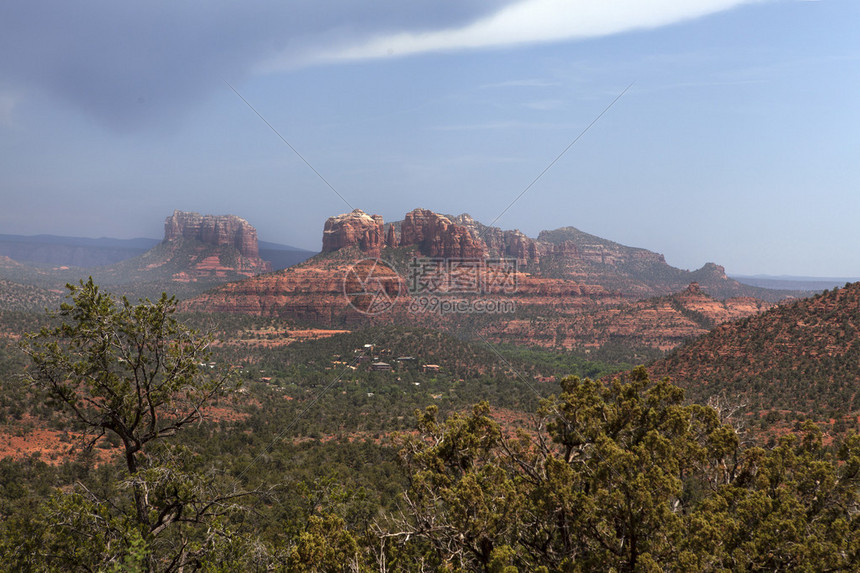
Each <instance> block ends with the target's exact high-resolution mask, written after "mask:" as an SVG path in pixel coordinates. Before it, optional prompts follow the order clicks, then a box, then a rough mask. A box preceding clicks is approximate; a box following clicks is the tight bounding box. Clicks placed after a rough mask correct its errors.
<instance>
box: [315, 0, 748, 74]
mask: <svg viewBox="0 0 860 573" xmlns="http://www.w3.org/2000/svg"><path fill="white" fill-rule="evenodd" d="M757 1H759V0H684V1H682V2H679V1H678V0H613V1H612V2H607V1H606V0H522V1H520V2H518V3H516V4H512V5H508V6H505V7H503V8H501V9H500V10H498V11H497V12H494V13H492V14H490V15H487V16H485V17H483V18H481V19H479V20H477V21H475V22H472V23H470V24H467V25H465V26H460V27H449V28H445V29H440V30H432V31H421V32H415V31H402V32H398V33H395V34H388V35H383V36H379V37H375V38H373V39H371V40H369V41H367V42H364V43H361V44H357V45H355V46H351V47H349V48H346V49H340V50H334V51H330V52H329V53H326V54H322V57H323V58H325V59H331V60H361V59H370V58H382V57H388V56H404V55H412V54H420V53H426V52H439V51H451V50H463V49H476V48H493V47H503V46H515V45H522V44H533V43H542V42H554V41H562V40H571V39H579V38H591V37H598V36H605V35H610V34H617V33H620V32H625V31H629V30H635V29H643V28H656V27H660V26H666V25H669V24H674V23H677V22H681V21H684V20H689V19H693V18H698V17H702V16H706V15H708V14H713V13H716V12H721V11H724V10H728V9H730V8H734V7H736V6H739V5H742V4H750V3H753V2H757Z"/></svg>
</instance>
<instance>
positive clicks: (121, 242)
mask: <svg viewBox="0 0 860 573" xmlns="http://www.w3.org/2000/svg"><path fill="white" fill-rule="evenodd" d="M160 242H161V241H159V240H158V239H145V238H138V239H110V238H100V239H90V238H84V237H62V236H57V235H34V236H24V235H0V255H2V256H6V257H9V258H10V259H13V260H16V261H19V262H25V263H36V264H40V265H51V266H73V267H99V266H105V265H110V264H114V263H118V262H120V261H124V260H126V259H130V258H132V257H136V256H138V255H142V254H143V253H145V252H146V251H148V250H149V249H151V248H152V247H154V246H155V245H157V244H158V243H160Z"/></svg>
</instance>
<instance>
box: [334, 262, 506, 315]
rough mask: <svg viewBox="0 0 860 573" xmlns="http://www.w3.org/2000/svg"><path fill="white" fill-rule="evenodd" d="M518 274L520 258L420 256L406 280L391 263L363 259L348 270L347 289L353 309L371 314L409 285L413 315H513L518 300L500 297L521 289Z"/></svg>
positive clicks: (391, 303)
mask: <svg viewBox="0 0 860 573" xmlns="http://www.w3.org/2000/svg"><path fill="white" fill-rule="evenodd" d="M517 276H518V275H517V261H516V260H515V259H504V258H497V259H479V258H426V257H422V258H418V257H416V258H413V259H412V260H411V261H410V262H409V263H408V268H407V278H406V280H404V279H403V278H402V277H401V276H400V275H399V274H398V273H397V271H396V270H395V269H394V267H393V266H392V265H390V264H388V263H387V262H385V261H383V260H380V259H364V260H361V261H359V262H357V263H355V264H354V265H352V266H351V267H350V268H349V270H348V271H347V273H346V275H345V277H344V281H343V292H344V294H345V295H346V297H347V299H348V300H349V304H350V306H352V308H354V309H355V310H357V311H358V312H360V313H362V314H368V315H376V314H381V313H383V312H387V311H389V310H391V309H392V308H393V307H394V305H395V303H396V301H397V299H398V298H399V297H400V296H401V294H404V293H402V292H401V291H402V290H404V285H405V291H406V294H408V295H409V298H410V300H409V305H408V306H407V308H408V310H409V311H410V312H412V313H416V314H417V313H432V314H439V315H444V314H500V313H513V312H515V311H516V305H515V303H514V301H512V300H510V299H506V298H499V297H500V295H510V294H513V293H515V292H516V290H517ZM491 295H495V297H493V296H491Z"/></svg>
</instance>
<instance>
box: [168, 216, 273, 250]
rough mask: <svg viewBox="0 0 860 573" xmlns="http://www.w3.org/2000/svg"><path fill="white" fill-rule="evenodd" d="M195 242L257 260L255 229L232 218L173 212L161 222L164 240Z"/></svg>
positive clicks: (244, 221) (246, 222) (242, 220)
mask: <svg viewBox="0 0 860 573" xmlns="http://www.w3.org/2000/svg"><path fill="white" fill-rule="evenodd" d="M180 237H182V238H185V239H195V240H198V241H200V242H202V243H206V244H209V245H213V246H216V247H221V246H231V247H234V248H235V249H236V250H237V251H239V254H240V255H242V256H243V257H248V258H249V259H255V258H259V256H260V250H259V247H258V245H257V229H255V228H254V227H252V226H251V225H250V223H248V221H246V220H245V219H242V218H241V217H236V216H235V215H201V214H200V213H191V212H188V211H174V212H173V215H172V216H170V217H168V218H167V220H166V221H165V222H164V240H165V241H175V240H176V239H179V238H180Z"/></svg>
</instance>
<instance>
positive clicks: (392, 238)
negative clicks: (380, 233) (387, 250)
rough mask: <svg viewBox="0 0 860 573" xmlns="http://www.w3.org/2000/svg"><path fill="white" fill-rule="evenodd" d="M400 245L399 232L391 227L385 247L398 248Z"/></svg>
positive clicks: (386, 237)
mask: <svg viewBox="0 0 860 573" xmlns="http://www.w3.org/2000/svg"><path fill="white" fill-rule="evenodd" d="M398 244H399V243H398V242H397V232H396V231H395V230H394V225H389V227H388V234H387V235H386V236H385V246H386V247H396V246H397V245H398Z"/></svg>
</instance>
